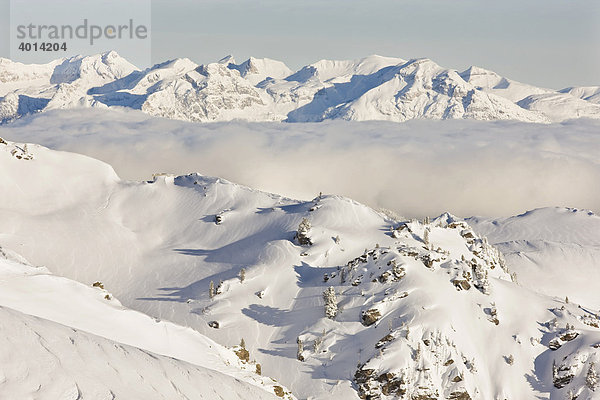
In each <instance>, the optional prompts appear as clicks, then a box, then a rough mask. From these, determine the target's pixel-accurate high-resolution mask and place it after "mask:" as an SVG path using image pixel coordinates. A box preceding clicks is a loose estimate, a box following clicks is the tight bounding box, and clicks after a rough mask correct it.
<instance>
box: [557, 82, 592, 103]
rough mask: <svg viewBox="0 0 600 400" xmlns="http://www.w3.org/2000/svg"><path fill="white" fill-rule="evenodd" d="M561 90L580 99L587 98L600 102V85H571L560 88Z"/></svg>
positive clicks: (590, 100)
mask: <svg viewBox="0 0 600 400" xmlns="http://www.w3.org/2000/svg"><path fill="white" fill-rule="evenodd" d="M560 92H561V93H568V94H570V95H572V96H575V97H577V98H579V99H582V100H586V101H589V102H591V103H594V104H600V86H579V87H577V86H576V87H569V88H566V89H562V90H560Z"/></svg>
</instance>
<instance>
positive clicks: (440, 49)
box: [0, 0, 600, 88]
mask: <svg viewBox="0 0 600 400" xmlns="http://www.w3.org/2000/svg"><path fill="white" fill-rule="evenodd" d="M35 1H40V0H31V2H32V4H33V3H34V2H35ZM49 1H51V0H44V3H46V4H47V3H48V2H49ZM98 1H99V0H95V1H94V4H98ZM55 2H60V3H62V4H64V3H68V1H65V0H55ZM75 3H76V4H81V3H82V0H79V1H77V2H74V4H75ZM8 4H9V1H8V0H0V29H1V31H0V35H1V36H0V37H1V38H7V37H8V29H9V28H8V26H9V16H8V15H9V13H8ZM62 9H63V11H62V12H64V7H63V8H62ZM6 42H7V40H3V41H1V43H0V56H5V57H8V56H9V54H10V52H9V49H8V43H6ZM228 54H232V55H234V56H235V58H236V59H237V60H238V61H243V60H244V59H245V58H247V57H248V56H250V55H252V56H255V57H269V58H275V59H280V60H282V61H285V62H286V63H287V64H288V65H289V66H290V67H291V68H292V69H296V68H298V67H300V66H302V65H305V64H309V63H312V62H315V61H317V60H319V59H322V58H330V59H348V58H360V57H364V56H366V55H369V54H380V55H387V56H396V57H401V58H414V57H428V58H431V59H433V60H434V61H436V62H437V63H439V64H440V65H442V66H445V67H449V68H456V69H463V68H466V67H468V66H469V65H478V66H482V67H485V68H488V69H492V70H494V71H496V72H498V73H500V74H502V75H505V76H508V77H510V78H513V79H516V80H520V81H524V82H528V83H532V84H536V85H539V86H546V87H551V88H562V87H565V86H570V85H600V2H599V1H594V0H525V1H523V0H503V1H487V0H369V1H365V0H360V1H359V0H325V1H324V0H303V1H287V0H266V1H258V0H253V1H246V0H152V55H151V59H152V62H159V61H164V60H166V59H170V58H175V57H188V58H191V59H192V60H194V61H196V62H199V63H205V62H210V61H216V60H217V59H219V58H221V57H223V56H225V55H228ZM122 55H123V56H124V57H126V58H128V59H130V61H132V62H133V63H136V62H137V61H138V60H141V59H143V57H139V55H136V54H134V52H132V54H122ZM137 63H138V64H139V62H137ZM140 66H145V65H140Z"/></svg>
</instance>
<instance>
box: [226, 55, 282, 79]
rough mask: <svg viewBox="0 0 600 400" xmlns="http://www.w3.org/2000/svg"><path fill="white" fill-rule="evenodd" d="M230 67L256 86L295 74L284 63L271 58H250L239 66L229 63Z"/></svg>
mask: <svg viewBox="0 0 600 400" xmlns="http://www.w3.org/2000/svg"><path fill="white" fill-rule="evenodd" d="M228 67H229V68H231V69H235V70H238V71H239V72H240V75H241V76H242V77H243V78H246V79H248V80H249V81H250V82H252V83H253V84H254V85H256V84H258V83H260V82H261V81H263V80H265V79H267V78H272V79H283V78H286V77H288V76H289V75H291V74H292V73H293V71H292V70H291V69H289V68H288V66H287V65H285V64H284V63H283V62H281V61H277V60H272V59H270V58H254V57H250V58H249V59H248V60H246V61H244V62H243V63H241V64H239V65H236V64H234V63H229V64H228Z"/></svg>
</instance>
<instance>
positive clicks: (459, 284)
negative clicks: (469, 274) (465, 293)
mask: <svg viewBox="0 0 600 400" xmlns="http://www.w3.org/2000/svg"><path fill="white" fill-rule="evenodd" d="M452 283H453V284H454V286H456V289H457V290H469V289H471V284H470V283H469V282H468V281H467V280H466V279H454V280H452Z"/></svg>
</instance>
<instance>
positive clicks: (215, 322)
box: [208, 321, 219, 329]
mask: <svg viewBox="0 0 600 400" xmlns="http://www.w3.org/2000/svg"><path fill="white" fill-rule="evenodd" d="M208 326H210V327H211V328H215V329H219V322H218V321H210V322H209V323H208Z"/></svg>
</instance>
